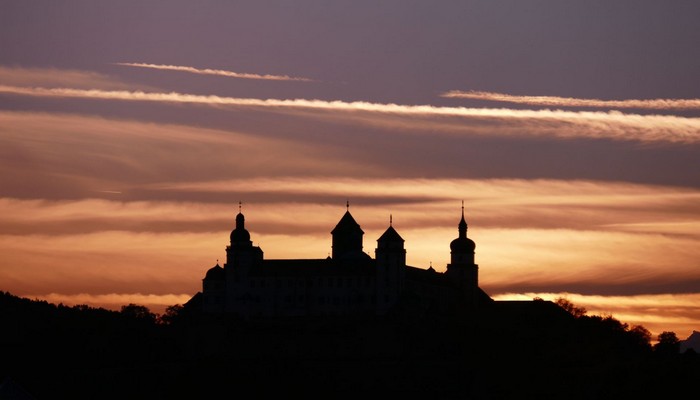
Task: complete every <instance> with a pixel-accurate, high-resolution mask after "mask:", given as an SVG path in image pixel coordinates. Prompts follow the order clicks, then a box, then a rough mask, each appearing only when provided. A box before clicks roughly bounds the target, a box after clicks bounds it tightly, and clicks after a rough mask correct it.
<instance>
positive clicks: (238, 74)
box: [115, 63, 312, 82]
mask: <svg viewBox="0 0 700 400" xmlns="http://www.w3.org/2000/svg"><path fill="white" fill-rule="evenodd" d="M115 64H116V65H123V66H126V67H137V68H150V69H159V70H166V71H180V72H189V73H191V74H199V75H217V76H225V77H228V78H239V79H260V80H266V81H299V82H311V81H312V79H308V78H299V77H293V76H288V75H268V74H264V75H260V74H250V73H244V72H234V71H227V70H222V69H210V68H195V67H188V66H182V65H162V64H147V63H115Z"/></svg>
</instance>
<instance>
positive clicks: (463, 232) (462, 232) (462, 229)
mask: <svg viewBox="0 0 700 400" xmlns="http://www.w3.org/2000/svg"><path fill="white" fill-rule="evenodd" d="M457 228H458V230H459V237H461V238H466V237H467V221H466V220H465V219H464V200H462V219H461V220H460V221H459V225H458V226H457Z"/></svg>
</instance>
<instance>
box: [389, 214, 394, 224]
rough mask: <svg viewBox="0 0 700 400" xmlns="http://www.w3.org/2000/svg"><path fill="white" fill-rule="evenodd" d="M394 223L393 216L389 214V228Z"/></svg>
mask: <svg viewBox="0 0 700 400" xmlns="http://www.w3.org/2000/svg"><path fill="white" fill-rule="evenodd" d="M393 223H394V216H393V215H391V214H389V226H391V225H392V224H393Z"/></svg>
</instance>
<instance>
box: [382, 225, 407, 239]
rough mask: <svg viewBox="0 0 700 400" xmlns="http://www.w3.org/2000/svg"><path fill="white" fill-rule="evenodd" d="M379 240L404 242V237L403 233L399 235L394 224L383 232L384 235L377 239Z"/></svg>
mask: <svg viewBox="0 0 700 400" xmlns="http://www.w3.org/2000/svg"><path fill="white" fill-rule="evenodd" d="M377 241H378V242H402V243H403V242H404V240H403V238H402V237H401V235H399V233H398V232H396V229H394V227H393V226H389V227H388V228H387V230H386V231H384V233H383V234H382V236H380V237H379V239H377Z"/></svg>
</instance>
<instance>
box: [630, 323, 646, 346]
mask: <svg viewBox="0 0 700 400" xmlns="http://www.w3.org/2000/svg"><path fill="white" fill-rule="evenodd" d="M628 336H629V338H630V341H631V342H632V343H633V344H634V345H637V346H639V347H640V348H643V349H646V350H649V349H651V332H649V330H648V329H647V328H645V327H643V326H642V325H634V326H632V328H631V329H630V330H629V333H628Z"/></svg>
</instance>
